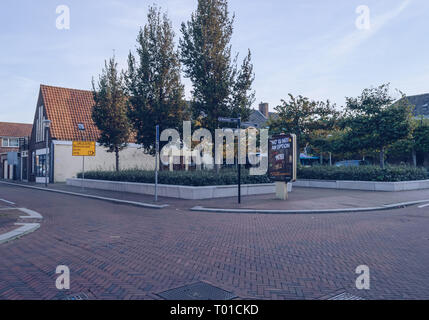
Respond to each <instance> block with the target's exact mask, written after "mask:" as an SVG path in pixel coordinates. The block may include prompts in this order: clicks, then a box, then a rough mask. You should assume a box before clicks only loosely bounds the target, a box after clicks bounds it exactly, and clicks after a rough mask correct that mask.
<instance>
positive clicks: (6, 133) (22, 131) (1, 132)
mask: <svg viewBox="0 0 429 320" xmlns="http://www.w3.org/2000/svg"><path fill="white" fill-rule="evenodd" d="M32 128H33V125H32V124H27V123H11V122H0V137H11V138H24V137H29V136H30V135H31V129H32Z"/></svg>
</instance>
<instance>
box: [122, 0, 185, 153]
mask: <svg viewBox="0 0 429 320" xmlns="http://www.w3.org/2000/svg"><path fill="white" fill-rule="evenodd" d="M180 68H181V66H180V61H179V54H178V52H177V50H176V49H175V45H174V32H173V28H172V24H171V21H170V20H169V19H168V17H167V15H166V14H163V15H162V14H161V9H160V8H158V7H149V13H148V15H147V24H146V25H145V26H144V28H143V29H140V32H139V34H138V37H137V57H135V56H134V55H133V54H132V53H131V52H130V54H129V56H128V71H127V73H126V87H127V93H128V95H129V100H128V102H129V103H128V108H129V112H128V114H129V117H130V119H131V123H132V124H133V127H134V129H135V131H136V134H137V141H138V143H140V144H142V146H143V147H144V149H145V150H146V151H148V152H150V153H153V152H154V144H155V125H160V127H161V129H162V128H164V129H167V128H169V129H170V128H171V129H180V128H181V126H182V121H183V120H185V119H186V117H187V115H186V102H185V100H184V86H183V85H182V83H181V79H180Z"/></svg>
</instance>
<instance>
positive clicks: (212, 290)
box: [158, 282, 237, 300]
mask: <svg viewBox="0 0 429 320" xmlns="http://www.w3.org/2000/svg"><path fill="white" fill-rule="evenodd" d="M158 296H160V297H161V298H164V299H166V300H232V299H234V298H237V296H236V295H235V294H233V293H232V292H229V291H225V290H223V289H221V288H218V287H215V286H212V285H211V284H208V283H205V282H197V283H194V284H190V285H186V286H183V287H180V288H176V289H171V290H167V291H164V292H161V293H158Z"/></svg>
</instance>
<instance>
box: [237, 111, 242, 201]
mask: <svg viewBox="0 0 429 320" xmlns="http://www.w3.org/2000/svg"><path fill="white" fill-rule="evenodd" d="M237 127H238V157H237V161H238V204H240V203H241V163H240V160H241V148H240V146H241V117H239V118H238V121H237Z"/></svg>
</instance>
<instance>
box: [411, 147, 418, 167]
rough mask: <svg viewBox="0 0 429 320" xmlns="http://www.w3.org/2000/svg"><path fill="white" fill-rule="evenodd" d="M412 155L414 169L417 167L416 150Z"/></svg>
mask: <svg viewBox="0 0 429 320" xmlns="http://www.w3.org/2000/svg"><path fill="white" fill-rule="evenodd" d="M412 155H413V166H414V168H415V167H417V154H416V150H414V149H413V151H412Z"/></svg>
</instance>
